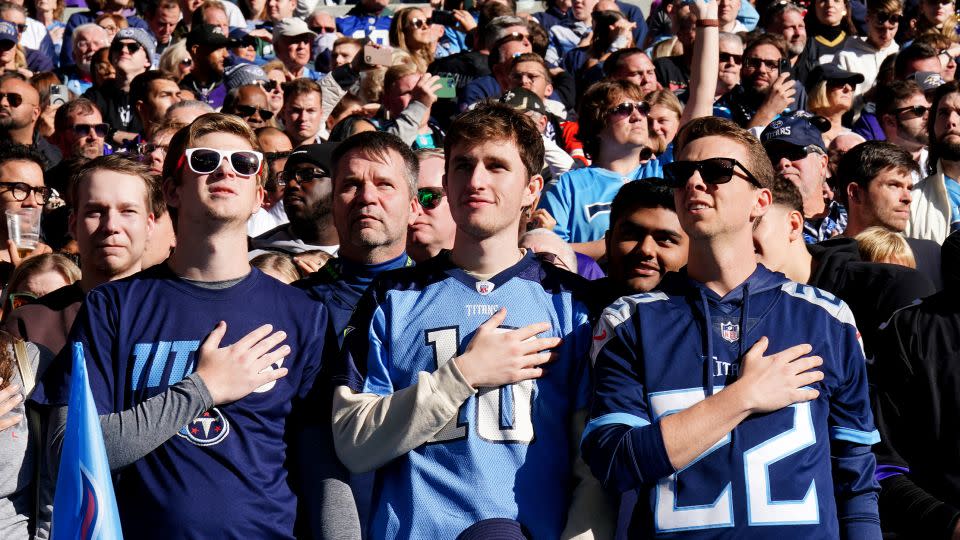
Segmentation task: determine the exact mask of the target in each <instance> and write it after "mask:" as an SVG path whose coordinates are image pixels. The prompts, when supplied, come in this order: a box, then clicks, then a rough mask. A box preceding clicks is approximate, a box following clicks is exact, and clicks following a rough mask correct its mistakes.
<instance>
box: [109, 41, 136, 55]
mask: <svg viewBox="0 0 960 540" xmlns="http://www.w3.org/2000/svg"><path fill="white" fill-rule="evenodd" d="M111 48H112V49H113V50H114V51H117V52H119V51H121V50H124V49H126V51H127V53H129V54H136V53H137V51H139V50H140V49H142V48H143V45H140V44H139V43H137V42H136V41H128V42H123V41H120V42H117V43H115V44H114V45H113V47H111Z"/></svg>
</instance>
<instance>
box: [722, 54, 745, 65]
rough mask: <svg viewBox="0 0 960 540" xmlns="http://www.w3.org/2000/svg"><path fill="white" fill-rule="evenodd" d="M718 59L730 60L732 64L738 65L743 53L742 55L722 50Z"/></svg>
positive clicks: (740, 62) (741, 60)
mask: <svg viewBox="0 0 960 540" xmlns="http://www.w3.org/2000/svg"><path fill="white" fill-rule="evenodd" d="M720 61H721V62H730V63H733V64H737V65H740V64H742V63H743V55H742V54H733V53H726V52H722V53H720Z"/></svg>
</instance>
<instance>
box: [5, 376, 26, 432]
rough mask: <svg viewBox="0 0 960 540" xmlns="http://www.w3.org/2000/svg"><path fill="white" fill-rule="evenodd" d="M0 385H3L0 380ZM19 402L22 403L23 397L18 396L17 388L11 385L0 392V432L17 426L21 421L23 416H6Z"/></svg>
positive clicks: (18, 390)
mask: <svg viewBox="0 0 960 540" xmlns="http://www.w3.org/2000/svg"><path fill="white" fill-rule="evenodd" d="M0 383H3V379H0ZM21 401H23V395H21V394H20V387H19V386H17V385H15V384H11V385H10V386H8V387H6V388H4V389H3V390H0V431H3V430H5V429H7V428H12V427H13V426H15V425H17V424H19V423H20V420H23V416H22V415H19V414H11V415H9V416H7V413H9V412H10V411H12V410H13V408H14V407H16V406H17V404H19V403H20V402H21Z"/></svg>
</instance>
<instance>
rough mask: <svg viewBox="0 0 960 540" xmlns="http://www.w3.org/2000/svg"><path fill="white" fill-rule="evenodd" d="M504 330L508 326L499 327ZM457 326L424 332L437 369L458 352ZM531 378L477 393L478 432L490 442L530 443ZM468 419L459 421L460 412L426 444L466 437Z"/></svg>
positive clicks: (531, 428) (531, 438) (531, 419)
mask: <svg viewBox="0 0 960 540" xmlns="http://www.w3.org/2000/svg"><path fill="white" fill-rule="evenodd" d="M498 330H499V331H501V332H507V331H509V329H507V328H499V329H498ZM459 334H460V330H459V328H458V327H456V326H454V327H449V328H437V329H434V330H427V331H426V332H425V333H424V337H425V341H426V344H427V345H430V346H432V347H433V358H434V359H435V360H436V361H437V369H439V368H440V367H441V366H443V365H444V364H446V363H447V362H449V361H450V360H451V359H453V357H454V356H456V355H457V347H458V345H459V344H460V335H459ZM535 385H536V383H534V381H533V380H526V381H520V382H518V383H515V384H511V385H505V386H501V387H499V388H483V389H481V390H480V391H479V392H477V420H476V424H477V435H479V436H480V438H482V439H484V440H487V441H491V442H503V443H524V444H528V443H530V442H533V439H534V432H533V390H534V388H535V387H536V386H535ZM467 424H468V423H467V422H463V423H460V414H459V413H457V415H456V416H454V417H453V418H451V419H450V422H448V423H447V425H446V426H444V427H443V429H441V430H440V431H439V432H437V434H436V435H434V437H433V438H432V439H430V441H428V443H436V442H445V441H453V440H457V439H462V438H464V437H466V436H467V429H468V426H467Z"/></svg>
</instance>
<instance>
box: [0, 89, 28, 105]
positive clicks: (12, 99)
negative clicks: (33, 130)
mask: <svg viewBox="0 0 960 540" xmlns="http://www.w3.org/2000/svg"><path fill="white" fill-rule="evenodd" d="M3 98H7V103H9V104H10V106H11V107H13V108H17V107H19V106H20V105H21V104H22V103H23V96H21V95H20V94H16V93H14V92H0V103H2V102H3Z"/></svg>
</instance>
